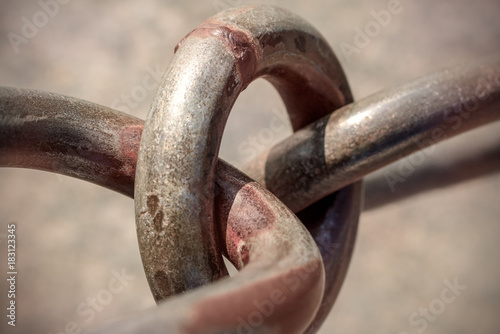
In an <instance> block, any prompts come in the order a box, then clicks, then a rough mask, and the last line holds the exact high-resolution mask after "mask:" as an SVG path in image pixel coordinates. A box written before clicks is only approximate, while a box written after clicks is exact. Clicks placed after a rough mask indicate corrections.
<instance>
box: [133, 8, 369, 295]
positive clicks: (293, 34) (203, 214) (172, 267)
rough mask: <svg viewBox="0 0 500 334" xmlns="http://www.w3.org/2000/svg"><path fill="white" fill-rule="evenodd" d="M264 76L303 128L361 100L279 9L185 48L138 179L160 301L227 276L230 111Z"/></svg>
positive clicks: (251, 12)
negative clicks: (221, 186)
mask: <svg viewBox="0 0 500 334" xmlns="http://www.w3.org/2000/svg"><path fill="white" fill-rule="evenodd" d="M258 77H264V78H266V79H267V80H269V81H270V82H271V83H272V84H273V85H274V86H275V87H276V88H277V90H278V92H279V93H280V95H281V96H282V98H283V100H284V102H285V104H286V106H287V110H288V113H289V115H290V119H291V122H292V126H293V128H294V130H296V129H299V128H301V127H302V126H304V125H306V124H308V123H310V122H311V121H314V120H316V119H318V118H319V117H321V116H324V115H326V114H327V113H328V112H330V111H331V110H334V109H336V108H338V107H340V106H342V105H344V104H345V103H348V102H351V100H352V97H351V94H350V91H349V88H348V85H347V81H346V79H345V76H344V73H343V72H342V69H341V67H340V64H339V63H338V60H337V59H336V57H335V55H334V54H333V52H332V51H331V49H330V48H329V46H328V45H327V43H326V42H325V41H324V39H323V38H322V37H321V35H320V34H319V33H318V32H317V31H316V30H315V29H314V28H312V27H311V26H310V25H309V24H307V23H306V22H304V21H303V20H302V19H300V18H299V17H297V16H295V15H293V14H291V13H289V12H287V11H285V10H282V9H279V8H276V7H272V6H250V7H242V8H234V9H230V10H227V11H224V12H222V13H220V14H218V15H216V16H214V17H212V18H210V19H208V20H207V21H205V22H204V23H203V24H201V25H200V26H199V27H198V28H197V29H195V30H193V31H192V32H191V33H190V34H189V35H188V36H187V37H186V38H184V39H183V40H182V41H181V43H179V45H178V47H177V48H176V54H175V56H174V58H173V60H172V62H171V63H170V65H169V67H168V69H167V71H166V74H165V77H164V79H163V81H162V83H161V85H160V88H159V91H158V94H157V96H156V98H155V101H154V103H153V106H152V108H151V110H150V112H149V115H148V119H147V121H146V125H145V129H144V134H143V136H142V141H141V142H142V144H141V149H140V150H139V158H138V161H137V172H136V173H137V175H136V187H135V201H136V202H135V203H136V221H137V231H138V237H139V246H140V250H141V257H142V260H143V264H144V269H145V272H146V277H147V279H148V282H149V285H150V287H151V290H152V291H153V294H154V296H155V299H156V300H161V299H164V298H166V297H168V296H171V295H173V294H177V293H180V292H183V291H186V290H188V289H191V288H195V287H197V286H200V285H203V284H206V283H208V282H210V281H213V280H215V279H217V278H219V277H221V276H222V275H223V274H224V269H223V265H222V259H221V256H220V254H218V252H217V249H216V246H215V245H216V243H217V241H216V240H215V236H216V233H214V224H213V217H214V212H213V192H214V172H215V164H216V162H217V155H218V150H219V145H220V141H221V138H222V132H223V129H224V126H225V123H226V120H227V117H228V115H229V111H230V110H231V107H232V106H233V104H234V102H235V100H236V98H237V96H238V95H239V93H240V92H241V91H242V90H243V89H244V88H245V87H246V86H247V85H249V84H250V82H251V81H252V80H254V79H256V78H258ZM358 196H361V194H359V195H358Z"/></svg>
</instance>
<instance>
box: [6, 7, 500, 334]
mask: <svg viewBox="0 0 500 334" xmlns="http://www.w3.org/2000/svg"><path fill="white" fill-rule="evenodd" d="M258 77H264V78H266V79H267V80H269V81H270V82H271V83H272V84H273V85H274V87H275V88H276V89H277V90H278V92H279V93H280V95H281V97H282V99H283V101H284V102H285V105H286V107H287V111H288V113H289V116H290V120H291V123H292V126H293V129H294V131H295V133H294V134H293V135H292V136H290V137H289V138H287V139H286V140H284V141H283V142H281V143H279V144H278V145H276V146H274V147H272V148H270V149H269V150H268V151H266V152H264V153H262V155H261V156H259V157H258V158H256V159H255V160H253V161H251V162H250V163H249V164H248V165H247V166H246V167H245V168H244V169H243V170H244V171H245V172H246V173H247V174H248V175H249V176H250V177H252V178H253V179H252V178H250V177H248V176H246V175H245V174H243V173H242V172H241V171H239V170H237V169H236V168H234V167H232V166H230V165H228V164H227V163H226V162H224V161H222V160H221V159H218V158H217V156H218V149H219V145H220V141H221V137H222V132H223V129H224V125H225V122H226V120H227V117H228V115H229V112H230V110H231V107H232V106H233V104H234V102H235V100H236V98H237V96H238V95H239V93H240V92H241V91H242V90H243V89H245V88H246V87H247V86H248V85H249V84H250V83H251V82H252V81H253V80H254V79H256V78H258ZM344 105H345V106H344ZM457 106H462V108H457ZM335 109H337V110H336V111H334V112H332V111H333V110H335ZM457 110H458V111H457ZM330 112H331V113H330ZM328 113H330V114H328ZM457 117H458V119H459V120H460V124H459V126H458V119H457ZM499 118H500V57H499V56H495V57H490V58H485V59H483V60H480V61H478V62H476V63H472V64H466V65H463V66H459V67H456V68H453V69H450V70H445V71H443V72H440V73H436V74H433V75H430V76H426V77H423V78H421V79H417V80H414V81H412V82H409V83H407V84H405V85H403V86H400V87H396V88H393V89H390V90H386V91H383V92H380V93H378V94H375V95H372V96H370V97H368V98H365V99H363V100H360V101H357V102H352V96H351V93H350V90H349V87H348V83H347V81H346V78H345V76H344V74H343V71H342V69H341V67H340V64H339V63H338V61H337V59H336V57H335V55H334V54H333V52H332V51H331V49H330V47H329V46H328V44H327V42H326V41H325V40H324V39H323V37H322V36H321V35H320V34H319V33H318V32H317V31H316V30H315V29H314V28H312V27H311V26H310V25H309V24H307V23H306V22H304V21H303V20H302V19H300V18H299V17H297V16H295V15H293V14H291V13H289V12H287V11H284V10H282V9H279V8H276V7H271V6H250V7H242V8H235V9H230V10H227V11H224V12H222V13H220V14H218V15H216V16H214V17H212V18H210V19H209V20H207V21H205V22H204V23H203V24H201V25H200V26H199V27H198V28H196V29H195V30H193V31H192V32H191V33H190V34H189V35H188V36H187V37H186V38H185V39H183V40H182V41H181V43H179V45H178V46H177V48H176V53H175V56H174V58H173V60H172V62H171V64H170V65H169V67H168V69H167V71H166V74H165V77H164V80H163V82H162V84H161V85H160V88H159V90H158V94H157V97H156V99H155V101H154V103H153V106H152V108H151V111H150V113H149V115H148V119H147V121H146V123H145V125H144V123H143V121H141V120H139V119H136V118H134V117H132V116H130V115H126V114H123V113H121V112H118V111H115V110H112V109H110V108H107V107H103V106H99V105H96V104H93V103H90V102H86V101H82V100H77V99H74V98H70V97H64V96H60V95H57V94H52V93H46V92H40V91H32V90H25V89H16V88H7V87H3V88H0V166H3V167H21V168H34V169H41V170H46V171H51V172H57V173H61V174H65V175H69V176H73V177H77V178H80V179H83V180H86V181H90V182H93V183H96V184H98V185H101V186H104V187H107V188H109V189H112V190H115V191H118V192H120V193H122V194H125V195H127V196H130V197H135V205H136V222H137V233H138V241H139V246H140V251H141V257H142V260H143V265H144V270H145V273H146V277H147V279H148V282H149V285H150V288H151V291H152V293H153V297H154V298H155V300H156V301H157V302H161V303H159V305H158V308H156V309H155V310H147V311H144V312H140V313H138V314H135V315H133V316H131V317H128V318H127V319H123V320H121V321H119V322H114V323H110V324H109V325H105V326H103V327H100V328H98V329H96V330H95V332H96V333H109V332H117V333H118V332H120V333H143V332H147V333H160V332H161V333H244V332H245V331H246V332H248V331H249V329H248V328H250V330H251V331H250V332H252V333H314V332H316V331H317V330H318V329H319V327H320V326H321V324H322V322H323V320H324V319H325V318H326V316H327V315H328V313H329V311H330V309H331V307H332V305H333V303H334V301H335V299H336V297H337V295H338V292H339V290H340V287H341V285H342V282H343V280H344V277H345V274H346V271H347V267H348V265H349V261H350V257H351V254H352V249H353V245H354V241H355V236H356V230H357V223H358V218H359V214H360V210H361V202H362V198H361V197H362V195H361V194H362V187H361V182H360V181H359V180H360V179H361V178H362V177H363V176H364V175H366V174H368V173H370V172H372V171H374V170H376V169H379V168H381V167H383V166H385V165H387V164H389V163H391V162H393V161H396V160H397V159H400V158H402V157H404V156H407V155H409V154H411V153H413V152H415V151H418V150H420V149H423V148H425V147H427V146H429V145H431V144H434V143H437V142H439V141H441V140H444V139H446V138H449V137H452V136H455V135H457V134H460V133H462V132H465V131H467V130H470V129H472V128H475V127H478V126H481V125H483V124H486V123H489V122H492V121H495V120H498V119H499ZM143 129H144V133H143ZM254 180H255V181H254ZM275 196H276V197H275ZM294 213H296V214H297V215H298V218H300V220H299V219H298V218H297V216H296V215H295V214H294ZM223 255H224V256H226V257H227V258H228V259H229V260H230V261H231V262H232V263H233V264H234V265H235V266H236V267H237V268H238V269H239V270H240V272H239V273H238V274H237V275H236V276H234V277H231V278H226V277H224V276H227V272H226V269H225V266H224V264H223V262H222V256H223ZM214 281H215V282H214ZM208 283H210V284H208Z"/></svg>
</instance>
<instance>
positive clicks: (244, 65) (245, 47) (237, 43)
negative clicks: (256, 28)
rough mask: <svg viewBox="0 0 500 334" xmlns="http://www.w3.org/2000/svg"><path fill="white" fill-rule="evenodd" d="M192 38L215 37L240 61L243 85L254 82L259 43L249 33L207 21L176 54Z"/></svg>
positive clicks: (177, 46)
mask: <svg viewBox="0 0 500 334" xmlns="http://www.w3.org/2000/svg"><path fill="white" fill-rule="evenodd" d="M191 36H197V37H210V36H214V37H217V38H218V39H220V40H221V41H222V42H224V44H225V45H226V46H227V47H228V49H229V50H230V51H231V52H232V53H233V54H234V56H235V58H236V59H237V60H238V72H239V74H240V76H241V80H242V82H243V85H244V86H246V85H248V84H249V83H250V82H251V81H252V79H253V77H254V75H255V72H256V69H257V61H258V59H259V55H258V47H257V43H255V42H254V41H253V39H252V37H251V36H249V35H248V34H247V33H245V32H243V31H241V30H238V29H237V28H235V27H228V26H225V25H223V24H221V23H218V22H215V21H206V22H205V23H203V24H201V25H200V26H198V28H196V29H194V30H193V31H191V32H190V33H189V34H187V36H186V37H184V38H183V39H182V40H181V41H180V42H179V43H178V44H177V45H176V47H175V49H174V53H175V52H177V50H178V49H179V47H180V46H181V45H182V43H183V42H184V41H185V40H186V39H187V38H189V37H191Z"/></svg>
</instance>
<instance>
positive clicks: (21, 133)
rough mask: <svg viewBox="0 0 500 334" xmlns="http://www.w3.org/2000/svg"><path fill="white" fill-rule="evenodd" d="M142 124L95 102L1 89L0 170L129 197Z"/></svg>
mask: <svg viewBox="0 0 500 334" xmlns="http://www.w3.org/2000/svg"><path fill="white" fill-rule="evenodd" d="M143 125H144V122H143V121H142V120H140V119H138V118H135V117H133V116H130V115H127V114H124V113H121V112H119V111H116V110H113V109H111V108H107V107H104V106H100V105H97V104H95V103H91V102H87V101H83V100H79V99H75V98H72V97H67V96H62V95H59V94H54V93H48V92H42V91H36V90H28V89H17V88H9V87H0V166H1V167H21V168H33V169H39V170H45V171H50V172H56V173H60V174H64V175H68V176H73V177H76V178H79V179H82V180H85V181H89V182H92V183H96V184H98V185H101V186H103V187H106V188H109V189H112V190H114V191H117V192H119V193H122V194H124V195H127V196H129V197H132V196H133V192H134V179H135V164H136V161H137V151H138V150H139V141H140V138H141V134H142V128H143Z"/></svg>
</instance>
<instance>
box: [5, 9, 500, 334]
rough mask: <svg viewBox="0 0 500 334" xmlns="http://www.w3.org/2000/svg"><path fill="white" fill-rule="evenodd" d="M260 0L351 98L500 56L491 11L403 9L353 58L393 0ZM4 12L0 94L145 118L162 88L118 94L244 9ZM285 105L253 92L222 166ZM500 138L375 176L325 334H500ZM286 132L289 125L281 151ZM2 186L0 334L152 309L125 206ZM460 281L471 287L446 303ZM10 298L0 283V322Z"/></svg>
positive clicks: (54, 181)
mask: <svg viewBox="0 0 500 334" xmlns="http://www.w3.org/2000/svg"><path fill="white" fill-rule="evenodd" d="M46 2H48V0H47V1H46ZM46 2H43V1H42V3H46ZM263 2H265V3H270V4H275V5H279V6H281V7H285V8H288V9H290V10H291V11H293V12H295V13H298V14H300V15H301V16H303V17H304V18H305V19H307V20H308V21H309V22H310V23H312V24H313V25H314V26H315V27H316V28H317V29H318V30H319V31H321V32H322V34H323V35H324V36H325V38H326V39H327V40H328V41H329V42H330V44H331V46H332V47H333V48H334V50H335V51H336V53H337V54H338V55H339V59H340V61H341V63H342V65H343V66H344V69H345V72H346V74H347V76H348V78H349V81H350V83H351V88H352V91H353V92H354V96H355V98H357V99H359V98H363V97H365V96H367V95H369V94H371V93H374V92H376V91H379V90H381V89H384V88H387V87H390V86H395V85H398V84H399V83H401V82H404V81H407V80H410V79H412V78H415V77H418V76H420V75H424V74H428V73H432V72H433V71H436V70H438V69H441V68H444V67H448V66H452V65H454V64H458V63H460V62H464V61H469V60H473V59H476V58H478V57H481V56H483V55H487V54H491V53H494V52H499V50H500V20H499V19H498V17H499V14H500V1H497V0H478V1H475V2H471V1H465V0H456V1H451V0H448V1H446V0H434V1H430V0H428V1H425V0H420V1H411V0H401V2H400V7H401V10H400V11H399V12H398V13H397V14H393V15H392V16H391V18H390V22H388V24H387V25H386V26H385V27H382V28H381V29H380V31H379V33H378V34H374V37H372V38H370V41H369V43H367V45H366V46H365V45H363V46H362V47H359V50H358V51H359V52H358V53H354V54H351V55H349V54H347V53H346V52H343V51H342V47H341V45H342V43H345V44H351V45H355V41H354V39H355V34H356V32H355V29H356V27H358V28H362V29H363V28H364V27H366V25H367V24H369V22H370V21H373V20H374V18H373V16H372V11H380V10H382V9H386V8H387V7H388V5H389V1H379V0H372V1H367V0H365V1H362V0H351V1H328V2H326V1H308V2H306V1H284V0H283V1H263ZM0 3H1V11H0V35H1V36H2V37H1V38H0V55H1V59H2V64H1V66H0V85H3V86H17V87H23V88H33V89H41V90H46V91H52V92H57V93H61V94H65V95H70V96H74V97H78V98H81V99H85V100H89V101H93V102H96V103H99V104H102V105H107V106H113V107H115V108H118V109H121V110H123V111H126V112H127V113H130V114H133V115H135V116H137V117H140V118H143V119H144V118H145V117H146V114H147V111H148V107H149V105H150V104H151V101H152V99H153V97H154V94H155V90H151V91H149V90H148V91H147V94H146V95H144V96H137V95H136V98H134V99H133V100H131V101H129V102H128V104H127V102H126V97H125V95H130V94H132V92H134V91H137V87H138V86H141V85H142V82H143V80H144V78H145V77H147V76H151V78H153V79H154V78H156V75H157V74H156V73H160V74H159V75H161V73H162V71H163V70H164V69H165V67H166V66H167V64H168V62H169V61H170V59H171V57H172V54H173V48H174V46H175V45H176V43H177V42H178V41H179V40H180V39H181V38H182V37H184V35H186V33H188V32H189V31H190V30H191V29H193V28H194V27H195V26H196V25H198V24H199V23H200V22H202V21H203V20H204V19H206V18H207V17H209V16H211V15H213V14H215V12H216V11H217V8H221V7H227V6H231V5H240V4H247V3H249V2H245V1H242V0H219V1H213V0H210V1H190V0H188V1H183V2H175V1H167V0H163V1H157V0H144V1H141V2H139V1H117V0H110V1H78V0H74V1H71V2H68V3H67V4H64V5H59V7H58V9H57V11H55V10H54V12H53V13H52V14H53V15H52V17H50V18H48V20H46V21H47V22H44V21H43V15H41V14H40V11H42V10H43V6H42V5H40V3H39V2H38V1H35V0H29V1H22V2H21V1H15V0H0ZM34 19H35V20H38V21H36V22H38V25H39V26H40V27H39V28H38V29H37V31H28V35H27V36H29V37H28V38H26V39H25V40H24V42H23V43H21V44H19V45H17V46H13V45H12V44H11V42H10V41H9V39H8V37H7V36H8V34H9V33H10V32H14V33H16V34H19V35H22V27H23V24H25V23H23V22H24V21H23V20H28V21H30V22H33V20H34ZM345 44H344V45H345ZM256 96H259V97H260V98H259V99H256V98H255V97H256ZM282 110H283V105H282V103H281V101H280V100H279V97H278V95H277V93H276V92H275V91H274V90H273V89H272V88H271V86H270V85H269V84H268V83H267V82H264V81H262V80H259V81H257V82H256V83H254V84H252V85H251V86H250V87H249V88H248V89H247V91H245V92H244V93H243V94H242V96H241V97H240V99H239V100H238V102H237V104H236V106H235V109H234V112H233V113H232V115H231V117H230V119H229V123H228V126H227V129H226V132H225V135H224V140H223V145H222V148H221V157H222V158H224V159H226V160H228V161H230V162H231V163H233V164H235V165H236V166H241V165H242V164H243V163H244V162H245V161H246V160H248V159H249V158H250V157H249V156H248V155H245V154H244V152H243V151H242V150H241V149H239V147H241V145H242V144H243V143H245V141H247V143H248V140H249V138H250V137H251V136H255V135H257V134H258V133H259V131H260V130H261V129H262V128H264V127H267V126H268V124H269V122H270V120H271V118H272V117H273V115H275V114H276V113H279V112H281V111H282ZM499 130H500V126H499V124H492V125H489V126H487V127H485V128H482V129H480V130H476V131H473V132H471V133H468V134H466V135H463V136H461V137H459V138H456V139H453V140H450V141H447V142H446V143H443V144H440V145H438V146H437V147H436V149H435V151H434V152H433V153H432V154H431V155H429V156H428V157H427V158H426V160H425V162H424V164H423V166H421V168H419V169H418V170H417V171H415V173H413V174H412V175H410V176H409V177H408V179H407V180H406V182H404V183H402V184H399V185H398V187H397V189H396V191H395V192H391V190H390V189H389V187H388V185H387V183H386V182H385V180H384V178H383V174H382V173H381V172H378V173H375V174H373V175H371V176H369V177H368V180H367V182H366V203H365V208H366V209H365V211H364V212H363V214H362V216H361V220H360V229H359V235H358V239H357V244H356V249H355V252H354V256H353V260H352V264H351V267H350V269H349V273H348V275H347V278H346V281H345V283H344V286H343V288H342V291H341V293H340V296H339V298H338V301H337V303H336V304H335V306H334V308H333V310H332V312H331V314H330V316H329V318H328V319H327V321H326V322H325V324H324V326H323V327H322V329H321V330H320V333H321V334H327V333H328V334H330V333H399V334H403V333H423V332H425V333H429V334H430V333H444V332H449V333H470V332H474V333H477V334H479V333H498V332H499V328H500V318H499V317H498V311H499V310H500V286H499V284H498V282H499V281H500V270H499V268H498V264H497V261H498V258H500V248H499V247H498V246H497V243H498V239H499V237H500V236H499V233H500V224H499V220H500V205H499V204H500V200H499V196H498V188H499V187H500V173H498V170H500V169H499V167H500V154H499V153H500V152H499V150H500V148H499V145H498V144H499V143H500V131H499ZM290 132H291V130H289V128H288V125H287V130H286V131H285V130H284V131H282V132H280V133H276V134H275V136H274V137H273V142H277V141H279V140H281V139H282V138H284V137H286V136H287V135H289V134H290ZM265 144H266V145H271V144H272V143H271V142H269V143H267V142H266V143H265ZM397 167H398V165H397V164H396V165H393V166H391V167H389V168H397ZM0 185H1V186H0V228H1V230H0V242H1V245H0V247H1V253H0V254H1V258H0V268H1V269H0V272H1V273H2V274H0V276H1V277H5V272H6V271H7V270H6V252H5V250H6V246H5V245H6V241H5V240H6V239H5V234H6V233H7V231H6V230H7V224H8V223H10V222H16V223H17V230H18V231H17V236H18V273H19V274H18V281H17V295H16V301H17V305H18V309H17V311H18V314H17V315H18V318H17V323H16V324H17V326H16V327H15V328H13V327H11V326H8V325H7V321H6V318H5V315H2V319H3V320H2V321H1V322H0V332H1V333H35V332H37V333H53V334H55V333H64V332H66V333H70V332H71V327H72V326H75V328H77V327H76V326H78V328H79V326H88V325H96V324H98V323H99V322H101V321H103V320H105V319H108V318H110V317H115V316H119V315H123V314H126V313H127V312H134V311H137V310H139V309H144V308H148V307H152V306H153V305H154V302H153V298H152V296H151V293H150V292H149V289H148V286H147V283H146V279H145V277H144V273H143V270H142V265H141V262H140V257H139V251H138V246H137V240H136V235H135V224H134V211H133V210H134V209H133V201H132V200H131V199H128V198H125V197H123V196H121V195H119V194H116V193H113V192H110V191H108V190H106V189H102V188H99V187H96V186H94V185H91V184H88V183H85V182H83V181H79V180H74V179H71V178H68V177H64V176H57V175H55V174H49V173H44V172H39V171H31V170H14V169H1V170H0ZM116 271H118V272H122V271H125V272H126V273H127V275H128V276H130V280H125V281H124V282H125V283H124V288H123V290H122V291H120V292H117V293H115V294H113V295H112V298H111V299H110V300H107V301H106V303H104V304H103V305H101V304H99V305H98V307H96V309H94V310H93V309H92V308H90V306H88V305H86V303H87V302H88V300H89V299H88V298H93V297H95V296H96V295H98V294H99V292H100V291H101V290H102V289H106V287H107V286H108V283H109V281H110V280H111V279H112V278H113V277H114V275H116ZM454 282H458V284H460V285H461V286H464V287H465V288H463V289H462V290H457V291H456V295H455V298H452V299H453V301H452V302H450V303H442V302H440V300H441V299H442V298H443V297H442V292H443V289H445V288H447V286H448V285H450V284H454ZM7 290H8V288H7V284H6V280H5V279H4V278H2V280H1V282H0V300H2V302H1V305H2V309H3V310H4V311H2V312H3V313H5V312H6V311H5V308H4V307H6V305H7V304H6V303H7V296H6V295H7ZM450 296H451V295H450ZM440 305H444V307H443V308H440ZM426 309H429V310H430V311H429V312H430V313H429V315H428V316H427V317H426V316H425V315H424V313H425V310H426ZM72 322H74V323H75V324H74V325H72ZM68 324H69V325H68ZM68 329H69V330H68ZM75 332H77V331H75Z"/></svg>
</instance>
